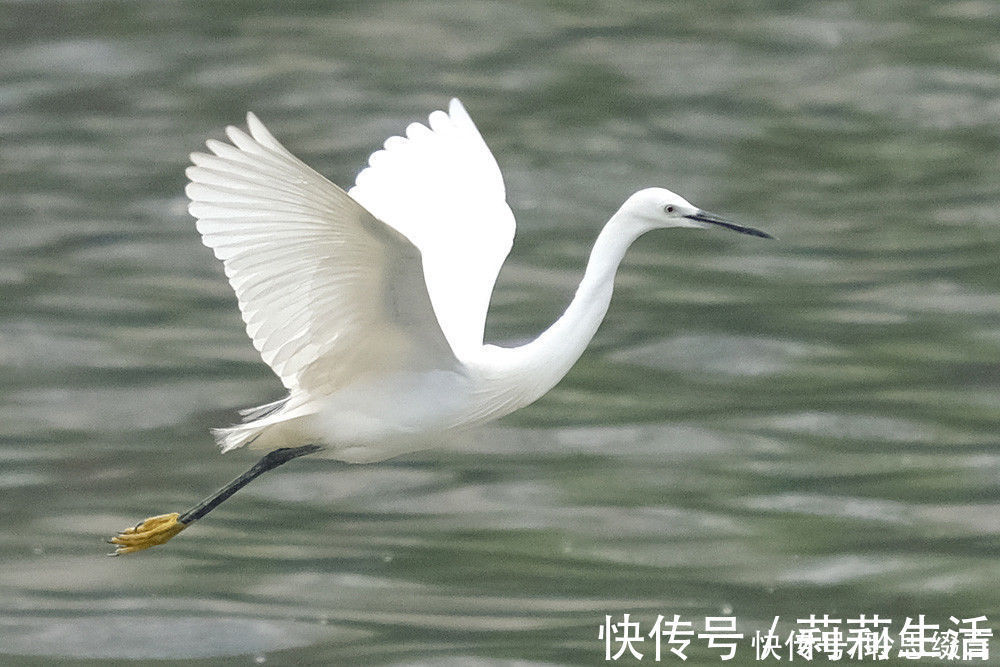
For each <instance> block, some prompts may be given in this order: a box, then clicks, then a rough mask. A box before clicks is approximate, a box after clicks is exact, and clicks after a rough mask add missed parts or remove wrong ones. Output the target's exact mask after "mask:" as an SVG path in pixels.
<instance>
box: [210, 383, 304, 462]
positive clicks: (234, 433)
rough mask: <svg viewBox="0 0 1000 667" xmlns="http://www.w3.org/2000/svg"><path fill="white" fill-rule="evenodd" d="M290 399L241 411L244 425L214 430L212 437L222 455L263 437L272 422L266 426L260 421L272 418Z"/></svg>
mask: <svg viewBox="0 0 1000 667" xmlns="http://www.w3.org/2000/svg"><path fill="white" fill-rule="evenodd" d="M289 398H290V397H288V396H286V397H285V398H282V399H280V400H277V401H274V402H273V403H267V404H265V405H258V406H257V407H255V408H246V409H244V410H240V416H241V417H242V418H243V423H241V424H233V425H232V426H227V427H225V428H213V429H212V437H214V438H215V442H216V443H217V444H218V445H219V448H220V449H221V450H222V453H223V454H225V453H226V452H228V451H231V450H233V449H237V448H239V447H245V446H246V445H249V444H250V443H252V442H253V441H254V440H256V439H257V438H258V437H259V436H260V435H261V433H262V432H263V430H264V429H265V428H266V427H267V426H268V425H269V424H270V421H271V420H269V421H268V423H266V424H261V423H260V421H261V420H264V419H266V418H268V417H271V416H272V415H274V414H275V413H276V412H278V411H279V410H281V409H282V408H283V407H285V405H287V404H288V399H289Z"/></svg>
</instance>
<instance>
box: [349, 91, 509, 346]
mask: <svg viewBox="0 0 1000 667" xmlns="http://www.w3.org/2000/svg"><path fill="white" fill-rule="evenodd" d="M349 194H350V195H351V196H352V197H353V198H354V199H355V200H357V201H358V202H359V203H360V204H361V205H362V206H364V207H365V208H367V209H368V210H369V211H371V212H372V214H373V215H374V216H375V217H376V218H378V219H379V220H382V221H383V222H385V223H386V224H388V225H391V226H392V227H394V228H395V229H397V230H398V231H399V232H400V233H402V234H403V235H405V236H406V237H407V238H408V239H410V241H412V242H413V244H414V245H415V246H417V247H418V248H420V253H421V255H422V257H423V268H424V278H425V279H426V280H427V290H428V292H429V293H430V298H431V303H432V304H433V306H434V312H435V313H436V314H437V319H438V322H440V323H441V329H442V330H443V331H444V335H445V336H446V337H447V339H448V342H449V343H450V344H451V347H452V349H453V350H454V351H455V354H456V355H457V356H458V358H459V359H464V358H466V357H467V355H468V354H470V353H471V352H474V351H476V350H477V349H478V348H479V346H480V345H482V343H483V328H484V326H485V324H486V311H487V309H488V308H489V303H490V295H491V294H492V293H493V285H494V283H496V279H497V274H498V273H499V272H500V267H501V265H502V264H503V262H504V259H505V258H506V257H507V253H509V252H510V248H511V245H512V244H513V242H514V226H515V223H514V214H513V213H511V210H510V207H509V206H508V205H507V200H506V194H505V191H504V184H503V177H502V176H501V175H500V168H499V167H498V166H497V163H496V160H495V159H494V158H493V154H492V153H490V149H489V148H488V147H487V146H486V143H485V142H484V141H483V138H482V136H480V134H479V130H477V129H476V126H475V124H474V123H473V122H472V119H471V118H469V114H468V113H466V111H465V108H464V107H463V106H462V103H461V102H459V101H458V100H457V99H453V100H452V101H451V104H450V106H449V108H448V113H447V114H446V113H444V112H443V111H435V112H434V113H432V114H431V115H430V118H429V127H427V126H425V125H421V124H420V123H413V124H412V125H410V126H409V127H407V128H406V137H405V138H404V137H391V138H389V139H388V140H387V141H386V142H385V149H384V150H380V151H377V152H375V153H373V154H372V156H371V158H370V159H369V166H368V167H367V168H365V169H364V170H363V171H362V172H361V173H360V174H358V177H357V180H356V182H355V186H354V187H353V188H351V189H350V190H349Z"/></svg>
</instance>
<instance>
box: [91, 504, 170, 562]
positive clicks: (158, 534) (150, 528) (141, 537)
mask: <svg viewBox="0 0 1000 667" xmlns="http://www.w3.org/2000/svg"><path fill="white" fill-rule="evenodd" d="M179 516H180V514H178V513H177V512H172V513H170V514H161V515H159V516H151V517H149V518H148V519H146V520H145V521H141V522H139V523H138V524H136V525H135V527H133V528H126V529H125V530H123V531H122V532H120V533H118V534H117V535H116V536H115V537H112V538H111V539H110V540H108V542H109V543H110V544H117V545H118V548H117V549H115V552H114V553H113V554H111V555H112V556H118V555H121V554H130V553H133V552H135V551H142V550H143V549H148V548H149V547H155V546H156V545H158V544H163V543H164V542H166V541H167V540H169V539H170V538H171V537H173V536H174V535H176V534H177V533H179V532H181V531H182V530H184V529H185V528H187V526H188V525H187V524H186V523H181V522H180V521H178V520H177V518H178V517H179Z"/></svg>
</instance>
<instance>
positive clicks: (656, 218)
mask: <svg viewBox="0 0 1000 667" xmlns="http://www.w3.org/2000/svg"><path fill="white" fill-rule="evenodd" d="M616 217H618V218H619V220H620V221H621V222H623V223H625V224H627V225H629V226H634V231H635V232H636V233H637V234H642V233H645V232H648V231H650V230H653V229H664V228H666V227H692V228H694V229H710V228H712V227H724V228H726V229H731V230H733V231H734V232H740V233H741V234H750V235H751V236H759V237H761V238H765V239H771V238H774V237H773V236H771V235H770V234H768V233H767V232H762V231H760V230H759V229H754V228H753V227H744V226H743V225H737V224H736V223H734V222H730V221H728V220H726V219H725V218H721V217H719V216H717V215H715V214H714V213H709V212H708V211H703V210H701V209H700V208H698V207H697V206H695V205H693V204H692V203H691V202H689V201H688V200H686V199H684V197H681V196H680V195H677V194H674V193H673V192H671V191H670V190H667V189H665V188H646V189H645V190H639V191H638V192H636V193H635V194H634V195H632V196H631V197H629V198H628V199H627V200H626V201H625V203H624V204H622V207H621V209H619V211H618V213H617V215H616Z"/></svg>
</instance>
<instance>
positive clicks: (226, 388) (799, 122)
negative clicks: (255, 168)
mask: <svg viewBox="0 0 1000 667" xmlns="http://www.w3.org/2000/svg"><path fill="white" fill-rule="evenodd" d="M0 36H2V39H0V232H2V233H0V295H2V299H0V369H2V370H0V489H2V502H0V562H2V568H0V662H3V663H5V664H7V663H11V664H14V663H17V664H20V663H29V664H54V663H59V662H67V663H69V662H74V663H75V661H76V660H77V659H87V660H91V661H93V662H94V664H107V663H109V662H116V661H130V660H145V659H166V658H169V659H176V660H190V661H192V662H195V663H199V661H201V663H203V664H219V663H230V662H231V663H232V664H254V663H259V662H262V661H267V662H268V663H269V664H293V663H294V664H335V663H343V664H351V663H353V664H358V663H376V664H386V663H393V664H456V665H457V664H499V663H503V662H504V661H523V663H525V664H547V663H555V664H561V663H598V662H601V661H602V660H603V658H604V645H603V642H601V641H600V640H598V626H599V625H600V624H601V623H602V621H603V620H604V616H605V614H611V615H613V616H616V617H619V618H620V616H621V614H623V613H624V612H629V613H631V614H632V615H633V618H635V619H638V620H640V621H641V622H642V623H643V627H644V628H648V627H649V626H650V624H651V623H652V621H653V620H654V619H655V617H656V615H657V614H661V613H662V614H664V615H669V614H672V613H679V614H681V615H682V617H684V618H685V619H688V620H693V621H695V622H696V624H700V623H701V622H702V619H703V618H704V617H705V616H708V615H720V614H726V615H733V616H735V617H737V619H738V621H739V627H740V630H741V631H743V632H746V633H748V634H752V633H753V632H754V631H755V630H764V629H766V628H767V626H768V625H769V624H770V622H771V620H772V618H773V617H774V616H775V615H780V616H781V617H782V622H783V623H784V622H785V621H786V620H789V619H794V618H795V617H798V616H803V615H808V614H810V613H816V614H823V613H831V614H841V615H852V614H857V613H861V612H864V613H869V614H871V613H878V614H880V615H883V616H888V617H891V618H893V619H894V620H895V621H896V623H895V626H894V629H895V630H898V629H899V627H900V626H901V624H902V620H903V619H904V618H905V617H906V616H916V615H917V614H921V613H923V614H926V615H927V617H928V620H930V621H934V622H938V623H942V624H944V625H945V626H946V627H947V626H948V617H949V616H950V615H955V616H959V617H971V616H975V615H978V614H986V615H988V616H989V617H990V623H991V625H994V626H995V621H996V619H997V618H1000V609H998V595H997V592H998V587H997V582H998V580H1000V574H998V573H1000V567H998V562H997V550H998V547H1000V496H998V489H1000V445H998V438H997V424H998V421H1000V382H998V377H1000V375H998V374H1000V289H998V288H1000V271H998V270H997V265H998V260H997V258H998V255H1000V228H998V224H997V219H998V211H1000V169H998V166H1000V5H998V4H996V3H993V2H987V1H976V0H968V1H961V2H925V3H918V2H880V3H866V2H824V3H787V2H778V1H760V2H718V3H716V2H708V3H706V2H701V1H688V2H670V3H663V2H649V1H641V0H616V1H615V2H610V1H608V2H600V1H592V2H580V3H569V2H559V1H552V2H547V3H543V2H522V3H505V2H483V1H471V2H461V3H457V2H456V3H449V2H438V1H433V0H431V1H420V0H413V1H405V2H359V3H322V2H282V3H273V4H270V5H268V6H266V7H261V6H259V5H258V3H251V2H214V1H203V2H198V3H182V2H173V1H166V0H159V1H157V2H122V3H113V2H72V1H67V2H10V1H8V2H3V3H0ZM451 96H459V97H460V98H462V100H463V101H464V102H465V104H466V106H467V107H468V109H469V110H470V113H471V114H472V116H473V118H474V119H475V120H476V121H477V122H478V124H479V126H480V129H481V131H482V132H483V134H484V136H485V138H486V140H487V142H488V143H489V144H490V146H491V147H492V148H493V150H494V152H495V154H496V156H497V159H498V161H499V163H500V165H501V168H502V169H503V171H504V174H505V178H506V182H507V186H508V192H509V199H510V203H511V206H512V208H513V209H514V212H515V214H516V215H517V217H518V220H519V229H518V236H517V240H516V242H515V246H514V250H513V253H512V255H511V258H510V260H509V262H508V263H507V265H506V266H505V268H504V269H503V272H502V273H501V275H500V279H499V283H498V287H497V291H496V294H495V295H494V299H493V306H492V311H491V315H490V320H489V322H488V325H487V338H488V339H490V340H493V341H508V342H519V341H523V340H524V339H525V338H527V337H529V336H532V335H534V334H536V333H538V332H539V331H541V330H542V329H543V328H544V327H545V326H547V325H548V324H549V323H550V321H551V320H552V319H553V318H555V317H556V316H557V315H558V314H559V313H560V312H561V311H562V309H563V307H564V306H565V304H566V303H567V302H568V300H569V298H570V296H571V295H572V292H573V289H574V288H575V285H576V282H577V280H578V279H579V277H580V275H581V273H582V269H583V266H584V262H585V260H586V257H587V253H588V252H589V248H590V245H591V243H592V241H593V239H594V237H595V236H596V234H597V232H598V230H599V228H600V226H601V225H602V224H603V222H604V221H605V220H606V218H607V217H608V216H609V215H610V214H611V213H612V212H613V211H614V210H615V209H616V207H617V206H618V205H619V204H620V203H621V201H622V200H624V198H625V197H626V196H628V194H630V193H631V192H632V191H634V190H636V189H638V188H640V187H644V186H649V185H663V186H667V187H669V188H671V189H673V190H675V191H677V192H679V193H681V194H682V195H684V196H686V197H687V198H689V199H690V200H691V201H694V202H696V203H697V204H699V205H702V206H704V207H705V208H708V209H710V210H715V211H718V212H720V213H725V214H726V215H728V216H730V217H733V218H735V219H736V220H739V221H742V222H745V223H747V224H752V225H754V226H758V227H761V228H764V229H767V230H768V231H771V232H772V233H775V234H776V235H778V236H779V237H780V241H777V242H765V241H761V240H758V239H752V238H749V237H740V236H736V235H733V234H726V233H722V232H715V233H705V232H692V231H687V230H676V231H670V232H660V233H654V234H650V235H648V236H647V237H644V238H643V239H641V240H640V242H639V243H637V245H636V246H635V247H634V248H633V250H632V252H631V253H630V254H629V256H628V258H627V259H626V262H625V264H624V266H623V268H622V271H621V273H620V275H619V280H618V289H617V292H616V296H615V299H614V301H613V303H612V307H611V311H610V313H609V316H608V320H607V321H606V322H605V324H604V325H603V327H602V328H601V330H600V331H599V333H598V335H597V337H596V339H595V341H594V343H593V345H592V347H591V349H590V351H589V352H588V353H587V354H586V355H585V356H584V357H583V359H582V360H581V361H580V363H579V364H578V365H577V367H576V368H575V369H574V370H573V371H572V372H571V373H570V374H569V376H568V377H567V378H566V379H565V380H564V381H563V382H562V383H561V384H560V385H559V386H558V387H557V388H556V389H555V390H554V391H553V392H552V393H551V394H549V395H548V396H547V397H545V398H544V399H542V400H541V401H539V402H538V403H537V404H535V405H534V406H532V407H530V408H528V409H526V410H524V411H522V412H520V413H518V414H515V415H513V416H511V417H509V418H507V419H505V420H503V421H502V422H500V423H497V424H496V425H493V426H491V427H489V428H486V429H484V430H483V432H482V433H480V434H479V435H478V436H477V438H476V439H475V441H474V442H472V443H470V444H469V445H468V447H466V448H465V449H463V450H460V451H458V452H429V453H425V454H419V455H414V456H409V457H406V458H403V459H398V460H394V461H390V462H387V463H384V464H380V465H375V466H364V467H356V468H347V467H344V466H339V465H337V464H335V463H333V462H311V461H308V460H303V461H297V462H294V463H292V464H289V465H288V466H287V468H283V469H281V470H279V471H276V472H274V473H271V474H269V475H267V476H265V477H263V478H261V479H260V480H259V481H258V482H255V483H254V484H253V485H251V486H250V487H248V488H247V489H246V490H245V491H244V492H242V493H241V494H239V495H238V496H237V497H236V498H234V499H233V500H232V501H230V502H229V503H227V504H226V505H224V506H223V507H221V508H220V509H219V510H217V511H216V512H215V513H214V514H213V515H212V516H211V517H210V519H208V520H206V521H205V522H204V523H202V524H199V525H198V526H197V528H195V529H192V530H191V531H189V532H186V533H185V534H184V535H182V536H181V537H180V538H178V539H176V540H175V541H173V542H172V543H171V544H170V545H169V546H168V547H165V548H160V549H155V550H153V551H149V552H146V553H143V554H141V555H139V556H137V557H130V558H118V559H109V558H105V557H104V553H106V552H107V551H108V546H107V545H105V544H104V543H103V540H104V539H105V538H106V537H107V536H108V535H110V534H112V533H113V532H114V531H116V530H118V529H120V528H122V527H124V526H125V525H128V524H130V523H133V522H135V521H137V520H139V519H141V518H142V517H145V516H147V515H149V514H151V513H156V512H161V511H170V510H180V509H182V508H184V507H186V506H188V505H190V504H191V503H192V502H193V501H195V500H197V499H199V498H200V497H202V496H203V495H205V494H206V493H208V492H209V491H211V490H213V489H215V488H216V487H217V486H219V485H221V484H222V483H223V482H225V481H227V480H228V479H230V478H231V477H233V476H234V475H235V474H237V473H238V472H240V471H241V470H242V469H243V468H244V467H245V466H247V465H248V464H249V463H250V462H251V461H252V460H254V459H255V458H256V457H255V455H254V454H253V453H248V452H247V453H244V452H237V453H234V454H231V455H227V456H224V457H223V456H220V455H219V454H218V453H217V451H216V449H215V447H214V445H213V443H212V441H211V438H210V436H209V434H208V429H209V427H212V426H218V425H225V424H227V423H230V422H231V421H232V420H234V419H235V414H234V409H235V408H237V407H242V406H247V405H254V404H258V403H262V402H265V401H268V400H272V399H274V398H277V397H278V396H279V395H280V394H281V391H280V385H279V383H278V382H277V380H276V379H275V378H274V377H273V376H272V374H271V373H270V371H269V370H268V369H267V367H266V366H264V364H263V363H261V362H260V360H259V358H258V356H257V355H256V353H255V352H254V350H253V349H252V347H251V346H250V344H249V342H248V340H247V339H246V336H245V334H244V332H243V327H242V324H241V322H240V319H239V315H238V312H237V309H236V303H235V299H234V297H233V296H232V294H231V292H230V289H229V287H228V285H227V284H226V282H225V280H224V277H223V274H222V270H221V266H220V264H219V263H218V262H217V261H215V260H214V258H213V257H212V255H211V253H210V252H209V251H208V250H207V249H206V248H204V247H202V246H201V244H200V242H199V238H198V236H197V234H196V233H195V230H194V225H193V221H192V220H191V219H190V218H189V217H188V216H187V214H186V212H185V204H186V200H185V198H184V196H183V186H184V183H185V179H184V174H183V170H184V167H185V166H186V164H187V160H188V158H187V154H188V153H189V152H190V151H192V150H198V149H199V147H200V146H201V145H202V143H203V141H204V140H205V138H206V137H216V138H219V137H221V130H222V128H223V127H224V125H226V124H229V123H239V122H241V121H242V118H243V115H244V113H245V111H247V110H248V109H249V110H253V111H255V112H256V113H258V114H259V115H260V116H261V118H262V119H264V121H265V122H266V123H268V125H269V126H270V128H271V129H272V131H273V132H274V133H275V134H276V135H277V136H278V137H279V138H280V139H281V140H282V141H283V142H284V143H285V144H286V145H287V146H288V147H289V148H290V149H291V150H292V151H293V152H295V153H296V154H298V155H299V156H301V157H302V158H303V159H305V160H306V162H308V163H309V164H311V165H313V166H315V167H316V168H317V169H319V170H320V171H321V172H323V173H324V174H326V175H328V176H329V177H330V178H331V179H332V180H334V181H335V182H337V183H339V184H341V185H349V184H350V183H351V182H352V181H353V178H354V175H355V174H356V172H357V171H358V170H359V169H360V168H361V166H363V164H364V162H365V160H366V158H367V156H368V154H369V153H370V152H371V151H373V150H375V149H376V148H377V147H378V146H379V145H380V143H381V142H382V141H383V140H384V139H385V137H387V136H389V135H391V134H396V133H399V132H401V131H402V130H403V128H404V127H405V125H406V124H407V123H408V122H411V121H413V120H420V119H423V118H426V114H427V113H428V112H430V111H431V110H433V109H436V108H441V107H443V106H444V105H445V104H446V103H447V100H448V99H449V97H451ZM650 643H651V642H650V641H649V640H647V642H646V644H647V645H646V646H645V647H642V648H645V651H644V652H645V653H647V655H646V658H645V660H644V662H648V661H651V659H652V658H651V656H650V655H649V654H648V652H649V649H650V648H651V647H650V646H649V644H650ZM997 650H1000V649H997ZM688 653H689V654H690V655H691V656H692V660H691V661H689V663H690V662H693V663H694V664H699V663H702V662H705V663H712V664H717V662H718V659H717V657H716V656H717V653H716V652H711V651H707V650H706V649H705V648H704V645H703V643H699V642H696V643H695V644H693V645H692V647H691V648H690V649H689V651H688ZM752 657H753V650H752V649H751V648H750V646H749V639H748V640H747V642H746V643H744V645H743V646H742V647H741V648H740V651H739V653H738V654H737V660H736V661H735V662H736V663H738V664H741V663H744V664H745V663H747V662H752ZM824 660H825V659H824Z"/></svg>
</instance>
